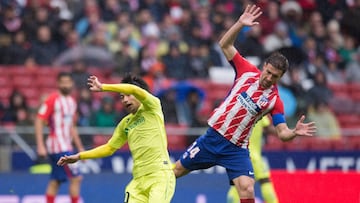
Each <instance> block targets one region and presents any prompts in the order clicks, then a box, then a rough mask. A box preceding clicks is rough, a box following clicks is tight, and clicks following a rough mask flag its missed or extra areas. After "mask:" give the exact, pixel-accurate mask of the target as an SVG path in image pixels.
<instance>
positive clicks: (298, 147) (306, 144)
mask: <svg viewBox="0 0 360 203" xmlns="http://www.w3.org/2000/svg"><path fill="white" fill-rule="evenodd" d="M311 142H312V138H308V137H297V138H295V139H294V140H291V141H288V142H284V149H286V150H289V151H303V150H309V149H310V146H311Z"/></svg>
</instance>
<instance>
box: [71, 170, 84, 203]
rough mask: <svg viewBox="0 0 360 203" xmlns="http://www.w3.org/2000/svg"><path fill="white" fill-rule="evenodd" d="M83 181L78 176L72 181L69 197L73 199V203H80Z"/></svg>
mask: <svg viewBox="0 0 360 203" xmlns="http://www.w3.org/2000/svg"><path fill="white" fill-rule="evenodd" d="M81 181H82V177H81V176H76V177H73V178H71V179H70V184H69V195H70V198H71V203H78V202H79V198H80V186H81Z"/></svg>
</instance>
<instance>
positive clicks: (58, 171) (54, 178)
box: [46, 154, 67, 203]
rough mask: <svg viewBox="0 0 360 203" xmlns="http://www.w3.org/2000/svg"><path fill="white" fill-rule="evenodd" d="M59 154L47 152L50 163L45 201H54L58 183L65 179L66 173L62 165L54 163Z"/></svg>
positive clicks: (48, 202)
mask: <svg viewBox="0 0 360 203" xmlns="http://www.w3.org/2000/svg"><path fill="white" fill-rule="evenodd" d="M60 156H61V155H59V154H49V161H50V165H51V174H50V181H49V183H48V186H47V188H46V202H47V203H54V202H55V197H56V194H57V193H58V190H59V187H60V184H61V183H62V182H64V181H66V180H67V177H66V173H65V171H64V169H63V167H60V166H58V165H57V164H56V162H57V160H58V159H59V158H60Z"/></svg>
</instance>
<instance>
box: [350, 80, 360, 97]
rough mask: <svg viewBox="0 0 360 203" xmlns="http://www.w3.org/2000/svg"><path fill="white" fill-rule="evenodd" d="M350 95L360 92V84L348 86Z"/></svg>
mask: <svg viewBox="0 0 360 203" xmlns="http://www.w3.org/2000/svg"><path fill="white" fill-rule="evenodd" d="M348 89H349V92H350V94H352V93H358V92H359V91H360V82H358V83H351V84H348Z"/></svg>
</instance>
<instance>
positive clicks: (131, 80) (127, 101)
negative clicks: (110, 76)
mask: <svg viewBox="0 0 360 203" xmlns="http://www.w3.org/2000/svg"><path fill="white" fill-rule="evenodd" d="M121 83H126V84H132V85H136V86H138V87H140V88H142V89H144V90H146V91H149V86H148V85H147V84H146V82H145V81H144V80H143V79H142V78H141V77H138V76H134V75H131V74H127V75H126V76H125V77H124V78H123V79H122V81H121ZM120 99H121V102H122V104H123V105H124V107H125V109H126V110H127V111H128V112H130V113H136V111H137V110H138V109H139V107H140V104H141V103H140V101H139V100H137V99H136V98H135V97H134V96H133V95H125V94H120Z"/></svg>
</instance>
